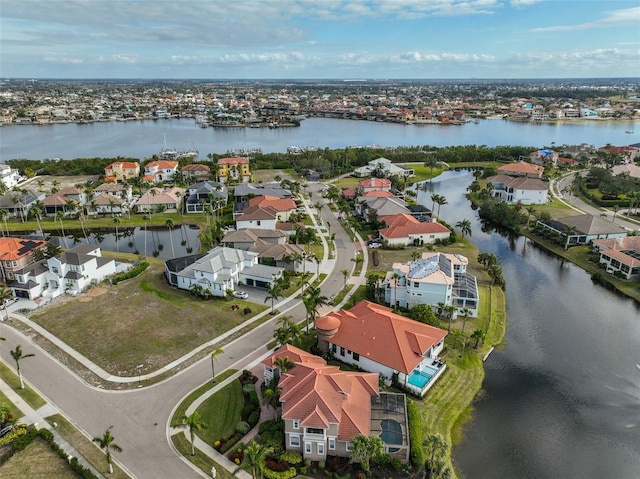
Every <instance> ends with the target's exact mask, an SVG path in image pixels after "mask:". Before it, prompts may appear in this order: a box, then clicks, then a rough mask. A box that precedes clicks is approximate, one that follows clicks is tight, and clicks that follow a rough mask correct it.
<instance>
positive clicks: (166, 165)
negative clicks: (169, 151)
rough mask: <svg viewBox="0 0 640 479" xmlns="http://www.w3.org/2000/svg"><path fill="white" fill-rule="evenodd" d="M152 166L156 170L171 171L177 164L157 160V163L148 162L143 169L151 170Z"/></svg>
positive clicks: (175, 162)
mask: <svg viewBox="0 0 640 479" xmlns="http://www.w3.org/2000/svg"><path fill="white" fill-rule="evenodd" d="M154 166H155V167H157V168H161V169H163V170H171V169H174V168H177V167H178V162H177V161H170V160H157V161H150V162H149V163H147V164H146V165H144V167H145V169H147V168H151V167H154Z"/></svg>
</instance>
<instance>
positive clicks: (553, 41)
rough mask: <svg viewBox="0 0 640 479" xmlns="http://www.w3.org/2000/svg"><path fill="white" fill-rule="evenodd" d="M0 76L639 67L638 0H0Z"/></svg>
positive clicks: (349, 74) (514, 72)
mask: <svg viewBox="0 0 640 479" xmlns="http://www.w3.org/2000/svg"><path fill="white" fill-rule="evenodd" d="M0 48H1V55H0V76H2V77H12V78H16V77H22V78H25V77H26V78H203V79H204V78H206V79H278V78H292V79H293V78H296V79H323V78H326V79H330V78H335V79H339V78H376V79H380V78H389V79H395V78H416V79H447V78H575V77H585V78H588V77H639V76H640V1H638V0H607V1H602V0H565V1H563V0H0Z"/></svg>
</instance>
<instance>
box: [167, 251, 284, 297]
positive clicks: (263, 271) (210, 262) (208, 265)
mask: <svg viewBox="0 0 640 479" xmlns="http://www.w3.org/2000/svg"><path fill="white" fill-rule="evenodd" d="M282 271H283V269H282V268H277V267H274V266H267V265H262V264H258V253H253V252H250V251H243V250H239V249H235V248H226V247H222V246H218V247H216V248H214V249H212V250H211V251H209V252H208V253H207V254H205V255H192V256H187V257H182V258H174V259H170V260H168V261H166V262H165V276H166V278H167V281H168V282H169V284H171V285H172V286H176V287H177V288H179V289H185V290H190V289H191V288H192V287H193V286H195V285H197V286H200V287H201V288H202V289H204V290H207V291H209V293H211V295H213V296H220V297H224V296H225V295H226V294H227V291H234V289H235V285H236V284H238V283H242V284H245V285H247V286H253V287H256V288H269V287H271V286H273V285H274V284H275V282H276V281H277V280H278V279H279V278H280V277H282Z"/></svg>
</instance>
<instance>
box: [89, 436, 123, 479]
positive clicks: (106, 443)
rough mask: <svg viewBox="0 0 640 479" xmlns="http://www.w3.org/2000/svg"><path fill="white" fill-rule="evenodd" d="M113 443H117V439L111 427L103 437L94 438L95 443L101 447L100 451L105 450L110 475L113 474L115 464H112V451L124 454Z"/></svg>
mask: <svg viewBox="0 0 640 479" xmlns="http://www.w3.org/2000/svg"><path fill="white" fill-rule="evenodd" d="M112 427H113V426H112ZM113 441H115V438H114V437H113V434H111V427H109V428H108V429H107V430H106V431H105V432H104V434H103V435H102V437H94V438H93V442H95V443H96V444H97V445H98V446H100V449H102V450H104V453H105V455H106V459H107V465H108V466H109V474H113V464H112V463H111V451H115V452H122V448H121V447H120V446H118V445H117V444H116V443H115V442H113Z"/></svg>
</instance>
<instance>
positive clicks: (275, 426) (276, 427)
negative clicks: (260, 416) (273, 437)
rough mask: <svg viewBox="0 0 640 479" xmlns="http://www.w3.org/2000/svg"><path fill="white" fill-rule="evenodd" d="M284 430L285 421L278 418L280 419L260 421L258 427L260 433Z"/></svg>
mask: <svg viewBox="0 0 640 479" xmlns="http://www.w3.org/2000/svg"><path fill="white" fill-rule="evenodd" d="M282 430H284V423H283V422H282V420H278V419H270V420H268V421H265V422H263V423H260V427H259V428H258V431H259V432H260V434H262V433H264V432H269V431H282Z"/></svg>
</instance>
